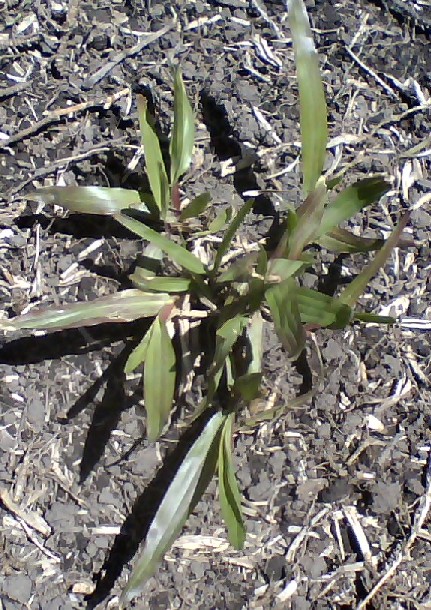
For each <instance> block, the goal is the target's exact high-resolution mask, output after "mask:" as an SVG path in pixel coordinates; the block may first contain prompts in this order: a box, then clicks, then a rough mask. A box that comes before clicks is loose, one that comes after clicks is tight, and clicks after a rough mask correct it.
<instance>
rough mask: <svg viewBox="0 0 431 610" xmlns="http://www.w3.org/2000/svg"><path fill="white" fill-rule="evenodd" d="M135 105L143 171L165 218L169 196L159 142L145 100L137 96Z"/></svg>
mask: <svg viewBox="0 0 431 610" xmlns="http://www.w3.org/2000/svg"><path fill="white" fill-rule="evenodd" d="M137 104H138V117H139V127H140V131H141V142H142V145H143V148H144V155H145V169H146V172H147V176H148V180H149V182H150V187H151V192H152V194H153V196H154V200H155V202H156V205H157V207H158V209H159V210H160V215H161V217H162V218H165V216H166V213H167V210H168V206H169V202H170V201H169V199H170V194H169V182H168V176H167V174H166V168H165V164H164V161H163V156H162V151H161V149H160V142H159V138H158V137H157V134H156V132H155V131H154V129H153V126H152V119H151V116H150V114H149V112H148V103H147V100H146V99H145V98H144V97H143V96H142V95H138V96H137Z"/></svg>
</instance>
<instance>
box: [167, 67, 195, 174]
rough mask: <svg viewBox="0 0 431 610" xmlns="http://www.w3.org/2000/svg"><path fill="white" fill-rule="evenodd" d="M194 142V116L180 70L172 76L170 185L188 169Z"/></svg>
mask: <svg viewBox="0 0 431 610" xmlns="http://www.w3.org/2000/svg"><path fill="white" fill-rule="evenodd" d="M194 143H195V117H194V114H193V110H192V107H191V105H190V102H189V99H188V97H187V93H186V90H185V87H184V83H183V79H182V77H181V71H180V70H179V69H178V68H177V69H176V71H175V77H174V126H173V130H172V139H171V142H170V147H169V152H170V155H171V185H174V184H176V183H177V182H178V180H179V179H180V177H181V176H182V175H183V174H184V173H185V172H186V171H187V170H188V168H189V166H190V163H191V160H192V156H193V147H194Z"/></svg>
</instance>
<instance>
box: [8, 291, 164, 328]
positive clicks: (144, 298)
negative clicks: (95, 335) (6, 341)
mask: <svg viewBox="0 0 431 610" xmlns="http://www.w3.org/2000/svg"><path fill="white" fill-rule="evenodd" d="M174 302H175V297H173V296H172V295H170V294H165V293H152V292H143V291H141V290H135V289H130V290H123V291H121V292H117V293H116V294H111V295H108V296H105V297H100V298H98V299H94V300H93V301H87V302H83V303H68V304H65V305H63V306H61V307H50V308H44V309H40V310H36V311H31V312H29V313H27V314H24V315H22V316H18V317H16V318H14V319H12V320H0V329H2V330H10V331H14V330H19V329H25V328H26V329H32V330H36V329H44V330H62V329H64V328H79V327H80V326H94V325H96V324H103V323H105V322H131V321H133V320H137V319H139V318H147V317H152V316H155V315H157V314H158V313H159V311H160V310H161V309H162V308H163V307H165V306H166V305H168V304H173V303H174Z"/></svg>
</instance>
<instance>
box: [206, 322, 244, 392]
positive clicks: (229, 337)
mask: <svg viewBox="0 0 431 610" xmlns="http://www.w3.org/2000/svg"><path fill="white" fill-rule="evenodd" d="M222 313H223V312H222ZM247 323H248V318H246V317H245V316H243V315H241V314H240V315H236V316H234V317H232V318H228V320H226V322H224V323H223V324H222V325H221V326H220V327H219V328H218V329H217V331H216V348H215V354H214V361H213V363H212V365H211V367H210V370H209V373H208V391H207V399H208V402H209V403H210V402H211V401H212V399H213V397H214V394H215V392H216V390H217V388H218V385H219V383H220V379H221V376H222V373H223V369H224V367H225V365H226V361H227V359H228V357H229V354H230V353H231V351H232V348H233V346H234V345H235V343H236V342H237V341H238V338H239V337H240V335H241V334H242V331H243V330H244V328H245V327H246V326H247Z"/></svg>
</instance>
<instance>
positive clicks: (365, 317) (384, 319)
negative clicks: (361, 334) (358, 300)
mask: <svg viewBox="0 0 431 610" xmlns="http://www.w3.org/2000/svg"><path fill="white" fill-rule="evenodd" d="M354 320H358V322H365V323H367V324H396V323H397V319H396V318H393V317H392V316H379V315H378V314H375V313H366V312H362V313H361V312H355V315H354Z"/></svg>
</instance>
